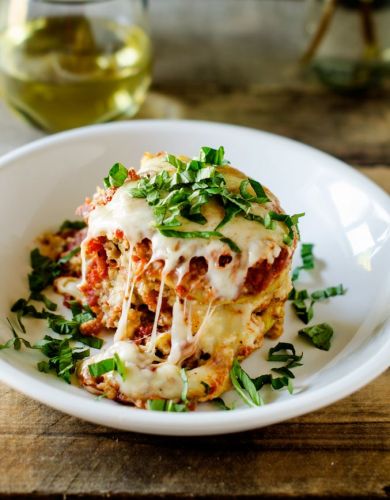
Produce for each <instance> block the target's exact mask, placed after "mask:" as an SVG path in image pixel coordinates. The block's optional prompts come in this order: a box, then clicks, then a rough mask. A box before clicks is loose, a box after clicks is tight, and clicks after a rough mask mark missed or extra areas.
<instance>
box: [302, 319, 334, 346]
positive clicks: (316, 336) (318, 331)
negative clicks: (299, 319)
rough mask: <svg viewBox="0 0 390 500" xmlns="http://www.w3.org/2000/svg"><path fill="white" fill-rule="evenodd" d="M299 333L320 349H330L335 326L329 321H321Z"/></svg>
mask: <svg viewBox="0 0 390 500" xmlns="http://www.w3.org/2000/svg"><path fill="white" fill-rule="evenodd" d="M298 334H299V335H300V336H301V337H304V338H306V339H307V340H309V341H310V342H311V343H312V344H313V345H314V346H315V347H318V349H322V350H323V351H329V349H330V346H331V339H332V337H333V328H332V327H331V326H330V325H329V324H328V323H320V324H318V325H313V326H308V327H307V328H302V330H299V332H298Z"/></svg>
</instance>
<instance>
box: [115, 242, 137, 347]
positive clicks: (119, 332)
mask: <svg viewBox="0 0 390 500" xmlns="http://www.w3.org/2000/svg"><path fill="white" fill-rule="evenodd" d="M133 249H134V247H133V246H132V245H130V249H129V251H128V264H127V273H126V285H125V291H124V294H123V301H122V312H121V316H120V318H119V321H118V326H117V329H116V332H115V336H114V342H117V341H118V340H123V339H125V338H126V336H127V335H126V333H127V320H128V316H129V311H130V309H131V299H132V297H133V292H134V285H135V279H136V276H135V275H133V272H132V257H133Z"/></svg>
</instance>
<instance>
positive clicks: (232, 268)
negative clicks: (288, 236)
mask: <svg viewBox="0 0 390 500" xmlns="http://www.w3.org/2000/svg"><path fill="white" fill-rule="evenodd" d="M134 186H135V183H127V184H125V185H124V186H122V187H121V188H119V189H118V190H117V191H116V193H115V194H114V196H113V198H112V200H111V201H110V202H108V203H107V204H106V205H104V206H97V207H96V208H95V209H94V210H93V211H92V212H91V214H90V216H89V221H88V235H87V239H90V238H95V237H97V236H102V235H105V236H107V237H108V238H109V239H110V238H113V237H114V235H115V232H116V231H117V230H118V229H120V230H122V231H123V233H124V235H125V237H126V238H127V240H128V241H129V243H130V244H131V245H135V244H136V243H137V242H140V241H142V240H143V239H144V238H148V239H150V240H151V242H152V251H153V255H152V259H151V262H153V261H155V260H163V261H164V262H165V268H164V272H165V273H169V272H170V271H173V270H175V272H176V275H177V283H179V282H180V280H181V278H182V277H183V276H184V275H185V274H186V273H187V272H188V270H189V263H190V261H191V259H192V258H193V257H204V258H205V259H206V261H207V263H208V270H207V278H208V280H209V282H210V284H211V286H212V287H213V289H214V292H215V296H216V298H220V299H222V300H227V301H231V300H234V299H236V298H237V296H238V295H239V292H240V289H241V287H242V285H243V283H244V281H245V277H246V275H247V272H248V269H249V268H250V267H251V266H253V265H254V264H255V263H256V262H258V261H259V260H263V259H266V260H268V262H269V263H272V262H273V261H274V259H275V258H276V257H277V256H278V255H279V253H280V249H281V246H282V245H283V243H282V241H283V235H284V232H285V229H284V228H283V227H282V225H281V224H278V223H277V224H276V228H275V229H274V230H273V231H270V230H268V229H266V228H265V227H264V226H263V225H262V224H259V223H257V222H253V221H248V220H246V219H244V218H242V217H235V218H234V219H233V220H232V221H230V222H229V223H228V224H227V225H226V226H225V227H223V228H222V229H221V232H222V233H223V235H224V236H225V237H227V238H230V239H231V240H233V241H234V242H235V243H236V244H237V245H238V246H239V248H240V249H241V253H235V252H233V251H232V250H231V249H230V248H229V247H228V245H227V244H226V243H223V242H221V241H220V240H218V239H209V240H206V239H201V238H193V239H183V238H168V237H165V236H163V235H162V234H161V233H160V232H159V231H158V230H157V229H155V227H154V217H153V212H152V209H151V207H149V206H148V204H147V202H146V200H145V199H140V198H132V197H131V195H130V190H131V189H132V188H133V187H134ZM254 211H256V213H257V214H259V215H264V214H265V213H266V211H267V210H266V209H265V208H264V207H260V206H256V209H255V210H254ZM203 214H204V216H205V217H206V219H207V223H206V224H205V225H203V226H200V225H199V224H196V223H194V222H190V221H186V220H184V219H183V224H182V226H180V227H179V228H177V230H179V231H200V230H201V231H213V230H214V229H215V227H216V226H217V225H218V223H219V222H220V221H221V219H222V217H223V210H222V208H221V207H219V206H218V205H217V204H216V203H214V202H210V203H209V204H208V205H207V206H206V207H205V208H204V210H203ZM221 255H230V256H231V257H232V261H231V262H230V263H229V264H227V265H225V266H224V267H221V266H219V263H218V259H219V257H220V256H221ZM84 263H85V261H84V262H83V264H84ZM83 267H84V266H83Z"/></svg>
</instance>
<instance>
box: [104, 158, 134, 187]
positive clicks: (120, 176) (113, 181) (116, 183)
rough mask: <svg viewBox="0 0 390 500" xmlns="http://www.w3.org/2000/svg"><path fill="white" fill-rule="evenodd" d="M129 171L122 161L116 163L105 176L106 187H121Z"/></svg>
mask: <svg viewBox="0 0 390 500" xmlns="http://www.w3.org/2000/svg"><path fill="white" fill-rule="evenodd" d="M128 174H129V172H128V170H127V168H126V167H125V166H124V165H122V163H115V164H114V165H113V166H112V167H111V168H110V171H109V172H108V176H107V177H105V178H104V187H105V188H106V189H107V188H109V187H120V186H122V185H123V184H124V183H125V180H126V179H127V176H128Z"/></svg>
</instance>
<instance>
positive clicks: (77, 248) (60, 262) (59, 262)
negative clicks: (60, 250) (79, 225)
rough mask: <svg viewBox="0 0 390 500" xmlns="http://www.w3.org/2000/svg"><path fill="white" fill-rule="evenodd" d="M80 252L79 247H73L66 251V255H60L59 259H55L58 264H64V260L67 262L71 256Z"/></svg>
mask: <svg viewBox="0 0 390 500" xmlns="http://www.w3.org/2000/svg"><path fill="white" fill-rule="evenodd" d="M79 253H80V247H75V248H73V250H71V251H70V252H68V253H67V254H66V255H64V256H63V257H61V258H60V259H58V260H57V263H58V264H66V262H69V261H70V259H71V258H72V257H74V256H75V255H78V254H79Z"/></svg>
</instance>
